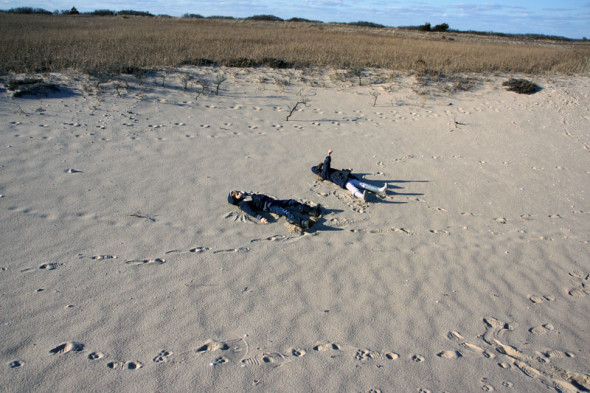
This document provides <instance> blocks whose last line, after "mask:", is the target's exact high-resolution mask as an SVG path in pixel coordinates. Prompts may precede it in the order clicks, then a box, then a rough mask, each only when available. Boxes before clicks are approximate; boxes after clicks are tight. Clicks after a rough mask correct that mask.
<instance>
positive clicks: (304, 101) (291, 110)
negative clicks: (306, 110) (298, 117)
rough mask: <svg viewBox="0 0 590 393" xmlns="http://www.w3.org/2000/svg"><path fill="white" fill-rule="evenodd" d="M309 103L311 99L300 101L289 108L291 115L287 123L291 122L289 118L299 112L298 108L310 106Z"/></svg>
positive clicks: (288, 116)
mask: <svg viewBox="0 0 590 393" xmlns="http://www.w3.org/2000/svg"><path fill="white" fill-rule="evenodd" d="M308 103H309V98H303V99H301V100H299V101H297V103H296V104H295V105H293V106H292V107H291V106H289V107H288V108H289V114H288V115H287V119H286V120H287V121H289V118H290V117H291V116H292V115H293V113H294V112H295V111H296V110H297V108H298V107H299V105H303V106H308Z"/></svg>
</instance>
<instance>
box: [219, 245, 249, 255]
mask: <svg viewBox="0 0 590 393" xmlns="http://www.w3.org/2000/svg"><path fill="white" fill-rule="evenodd" d="M249 251H250V249H249V248H248V247H239V248H228V249H227V250H217V251H213V254H227V253H246V252H249Z"/></svg>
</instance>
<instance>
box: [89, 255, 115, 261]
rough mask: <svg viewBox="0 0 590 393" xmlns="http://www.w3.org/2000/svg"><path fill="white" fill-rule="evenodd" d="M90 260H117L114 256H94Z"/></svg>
mask: <svg viewBox="0 0 590 393" xmlns="http://www.w3.org/2000/svg"><path fill="white" fill-rule="evenodd" d="M90 259H94V260H101V259H117V256H116V255H95V256H93V257H90Z"/></svg>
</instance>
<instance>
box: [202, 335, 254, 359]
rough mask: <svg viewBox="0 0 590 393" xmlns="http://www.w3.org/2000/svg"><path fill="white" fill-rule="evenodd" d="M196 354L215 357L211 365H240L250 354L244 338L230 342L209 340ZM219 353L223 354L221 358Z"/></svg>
mask: <svg viewBox="0 0 590 393" xmlns="http://www.w3.org/2000/svg"><path fill="white" fill-rule="evenodd" d="M195 352H196V353H197V354H202V355H205V354H210V355H213V356H215V357H214V359H213V360H212V361H211V363H210V364H211V365H219V364H224V363H230V362H232V363H239V362H240V361H242V359H243V357H244V356H246V354H247V353H248V343H247V342H246V340H244V339H242V338H239V339H235V340H228V341H216V340H209V341H207V342H205V343H204V344H203V345H201V346H200V347H198V348H197V349H196V350H195ZM217 352H221V353H222V354H221V356H219V355H218V354H217Z"/></svg>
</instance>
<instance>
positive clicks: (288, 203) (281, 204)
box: [266, 199, 310, 223]
mask: <svg viewBox="0 0 590 393" xmlns="http://www.w3.org/2000/svg"><path fill="white" fill-rule="evenodd" d="M266 206H267V208H268V211H269V212H271V213H274V214H278V215H280V216H284V217H285V218H286V219H287V220H288V221H291V222H297V223H298V222H299V221H300V220H298V219H296V218H295V216H294V215H293V213H291V212H290V211H289V210H287V208H288V207H291V208H293V207H294V208H297V209H298V210H299V212H301V213H304V214H305V213H309V211H310V207H309V206H307V205H306V204H303V203H300V202H297V201H296V200H295V199H273V200H271V201H269V202H268V203H267V205H266Z"/></svg>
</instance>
